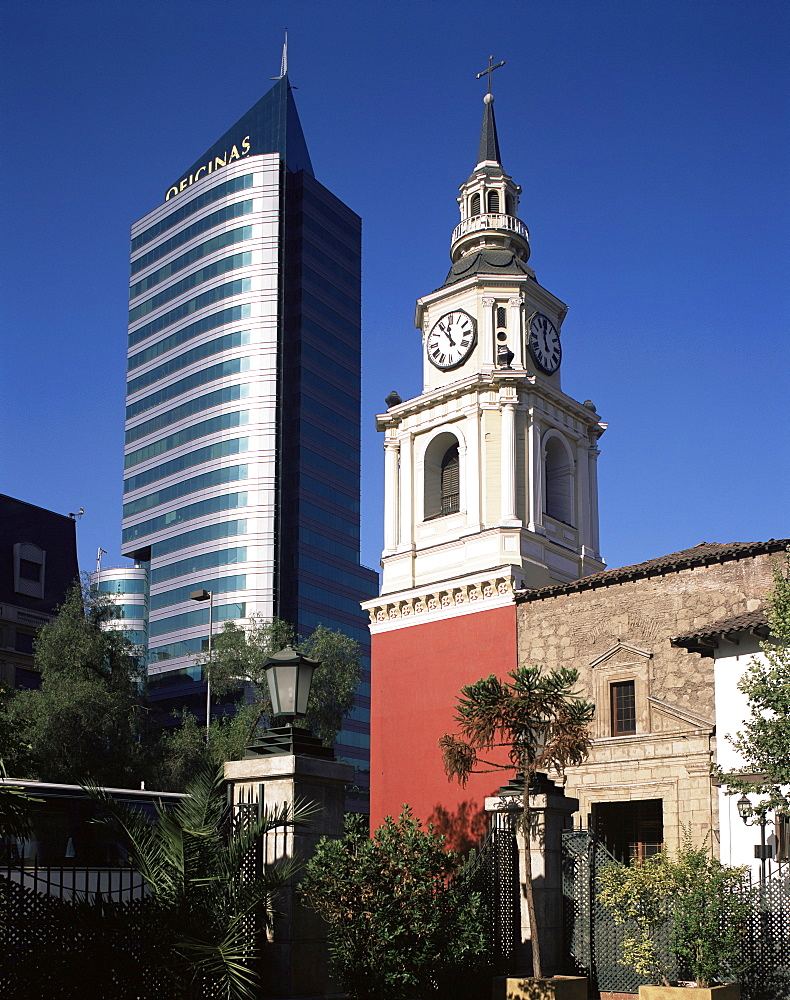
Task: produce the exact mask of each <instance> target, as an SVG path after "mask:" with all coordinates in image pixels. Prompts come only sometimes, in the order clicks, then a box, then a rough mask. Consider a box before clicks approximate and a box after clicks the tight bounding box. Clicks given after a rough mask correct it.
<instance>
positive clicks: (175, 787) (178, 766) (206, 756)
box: [150, 701, 261, 792]
mask: <svg viewBox="0 0 790 1000" xmlns="http://www.w3.org/2000/svg"><path fill="white" fill-rule="evenodd" d="M260 714H261V710H260V706H259V705H257V704H247V703H245V702H243V701H240V702H239V703H238V705H237V706H236V710H235V712H234V713H233V714H231V715H226V716H223V717H222V718H219V719H212V720H211V725H210V726H209V729H208V733H207V732H206V727H205V725H204V723H203V721H202V720H200V719H198V718H196V717H195V716H194V715H193V714H192V713H191V712H190V711H189V710H188V709H184V710H183V711H182V712H181V722H180V724H179V725H177V726H172V727H169V728H163V729H162V730H161V732H160V734H159V738H158V741H157V742H156V743H155V745H154V746H153V747H152V750H151V772H150V774H151V781H152V782H153V786H154V787H156V788H159V789H162V790H164V791H168V790H169V791H178V792H180V791H183V790H184V789H185V788H186V786H187V784H188V783H189V781H190V779H191V777H192V775H194V774H196V773H197V772H198V771H200V770H202V769H205V768H212V769H213V768H216V767H219V766H220V765H221V764H223V763H224V762H225V761H226V760H240V759H241V758H242V757H243V756H244V751H245V747H246V745H247V744H248V743H249V741H250V733H251V732H252V731H253V730H254V728H255V726H256V724H257V722H258V719H259V717H260Z"/></svg>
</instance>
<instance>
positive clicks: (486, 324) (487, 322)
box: [478, 297, 496, 365]
mask: <svg viewBox="0 0 790 1000" xmlns="http://www.w3.org/2000/svg"><path fill="white" fill-rule="evenodd" d="M495 302H496V299H491V298H487V297H486V298H484V299H483V344H482V361H483V364H484V365H494V364H496V343H495V342H494V303H495ZM478 350H480V348H478Z"/></svg>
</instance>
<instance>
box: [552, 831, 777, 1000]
mask: <svg viewBox="0 0 790 1000" xmlns="http://www.w3.org/2000/svg"><path fill="white" fill-rule="evenodd" d="M562 847H563V852H562V894H563V905H564V923H565V943H566V950H567V953H568V955H569V958H570V960H571V963H572V966H573V969H574V971H575V972H577V973H578V974H579V975H583V976H587V977H588V979H589V982H590V988H591V991H598V990H605V991H611V992H617V993H638V991H639V986H640V985H642V984H644V983H646V982H647V980H646V979H643V978H641V977H639V976H637V975H636V974H635V973H634V972H633V971H632V970H631V969H630V968H629V967H628V966H626V965H623V964H622V962H621V960H620V959H621V956H622V942H623V938H624V937H625V935H626V934H627V933H628V931H629V928H628V926H627V925H625V924H616V923H615V922H614V920H613V918H612V916H611V914H610V913H609V912H608V911H607V910H606V909H604V907H603V906H602V905H601V904H600V903H598V902H597V900H596V895H597V880H598V875H599V874H600V872H601V870H602V869H603V868H605V867H606V866H607V865H609V864H611V863H612V862H614V861H615V860H616V859H615V858H614V856H613V855H612V854H610V853H609V851H608V850H607V849H606V848H605V847H604V846H603V844H601V843H600V842H599V841H598V840H597V839H596V838H595V837H593V836H592V835H591V834H590V833H588V832H587V831H586V830H566V831H565V832H564V833H563V838H562ZM743 892H744V893H745V895H746V898H747V901H748V903H749V904H750V907H751V916H750V918H749V922H748V924H747V926H746V928H745V931H744V935H743V944H742V950H741V961H740V963H739V965H740V967H741V972H740V973H739V974H738V979H739V981H740V983H741V996H742V998H743V1000H790V866H788V865H784V866H782V868H780V869H779V871H778V872H777V873H776V874H775V875H773V876H772V877H771V878H769V879H768V880H767V881H766V882H765V883H755V884H753V885H751V886H750V887H746V888H745V889H744V890H743ZM659 948H661V941H660V938H659ZM662 964H663V965H664V966H665V967H666V968H667V969H668V971H669V974H670V978H675V979H680V978H684V977H683V976H682V975H681V974H680V972H681V970H678V968H677V967H676V965H675V963H674V961H673V959H672V958H671V957H670V951H669V940H668V938H667V939H665V941H664V942H663V959H662Z"/></svg>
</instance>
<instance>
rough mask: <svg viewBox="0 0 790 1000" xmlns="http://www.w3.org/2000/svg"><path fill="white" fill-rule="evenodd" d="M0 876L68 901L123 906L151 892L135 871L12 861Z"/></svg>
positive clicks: (4, 867)
mask: <svg viewBox="0 0 790 1000" xmlns="http://www.w3.org/2000/svg"><path fill="white" fill-rule="evenodd" d="M0 877H2V878H6V879H7V880H8V881H9V882H12V883H15V884H16V885H20V886H23V887H24V888H26V889H31V890H32V891H33V892H35V893H38V894H41V895H45V896H56V897H57V898H58V899H67V900H77V899H83V900H97V899H107V900H113V901H115V902H116V903H120V902H125V901H127V900H131V899H143V898H144V897H145V896H146V895H147V892H148V890H147V888H146V883H145V879H144V878H143V877H142V875H140V874H139V872H136V871H134V869H132V868H117V867H101V868H100V867H96V868H86V867H81V866H77V865H75V866H73V867H71V868H66V867H63V866H57V867H51V866H40V865H38V864H33V865H24V864H20V863H16V864H13V863H10V862H9V863H8V864H5V865H2V866H0Z"/></svg>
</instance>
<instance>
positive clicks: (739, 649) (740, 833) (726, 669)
mask: <svg viewBox="0 0 790 1000" xmlns="http://www.w3.org/2000/svg"><path fill="white" fill-rule="evenodd" d="M752 660H759V661H762V662H765V654H764V653H762V652H761V650H760V646H759V640H758V639H757V638H756V637H754V636H744V637H743V638H742V639H741V640H740V642H739V644H738V645H735V644H734V643H731V642H727V641H725V640H720V644H719V648H718V649H717V650H716V656H715V663H714V683H715V704H716V763H717V764H719V765H720V766H721V767H722V768H723V769H724V770H725V771H737V770H739V769H740V768H741V767H743V766H744V760H743V757H742V755H741V754H740V753H739V752H738V751H737V750H736V749H735V748H734V747H733V745H732V743H731V742H730V740H729V739H728V737H730V736H735V735H737V734H738V733H739V732H740V731H741V729H742V726H743V721H744V719H746V718H748V716H749V714H750V712H749V706H748V702H747V699H746V695H744V694H743V693H742V692H741V691H740V690H739V689H738V681H739V680H740V679H741V677H742V676H743V673H744V671H745V670H746V668H747V667H748V666H749V664H750V663H751V662H752ZM741 794H742V793H740V792H738V793H737V794H736V795H727V794H726V792H725V790H724V789H723V788H720V789H719V833H720V847H719V857H720V859H721V861H723V862H724V863H725V864H728V865H748V866H749V867H750V868H751V869H752V873H753V876H754V878H759V876H760V861H759V860H758V859H757V858H755V856H754V848H755V845H756V844H759V843H760V827H759V826H756V825H755V826H746V825H745V824H744V822H743V820H742V819H741V818H740V816H739V815H738V805H737V803H738V799H739V798H740V797H741ZM749 798H750V799H751V801H752V802H755V803H756V802H758V801H759V800H760V796H759V795H750V796H749ZM765 836H766V843H768V844H772V845H773V847H774V853H775V852H776V837H775V835H774V827H773V823H772V822H771V821H770V816H769V822H768V824H767V826H766V828H765ZM773 864H774V862H769V866H772V865H773ZM767 870H768V871H769V872H770V870H771V868H770V867H769V868H768V869H767Z"/></svg>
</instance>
